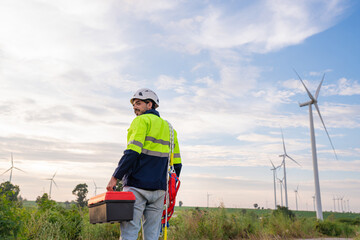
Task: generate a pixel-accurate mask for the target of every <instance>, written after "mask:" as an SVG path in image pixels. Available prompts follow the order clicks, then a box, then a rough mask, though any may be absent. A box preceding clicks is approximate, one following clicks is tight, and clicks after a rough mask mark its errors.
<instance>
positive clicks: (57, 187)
mask: <svg viewBox="0 0 360 240" xmlns="http://www.w3.org/2000/svg"><path fill="white" fill-rule="evenodd" d="M52 181H53V183H54V184H55V186H56V188H59V187H58V185H57V184H56V182H55V181H54V180H52Z"/></svg>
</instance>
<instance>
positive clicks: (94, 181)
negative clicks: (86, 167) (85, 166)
mask: <svg viewBox="0 0 360 240" xmlns="http://www.w3.org/2000/svg"><path fill="white" fill-rule="evenodd" d="M93 182H94V187H95V195H94V196H96V189H100V188H101V187H97V186H96V183H95V180H94V179H93Z"/></svg>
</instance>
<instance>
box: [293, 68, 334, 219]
mask: <svg viewBox="0 0 360 240" xmlns="http://www.w3.org/2000/svg"><path fill="white" fill-rule="evenodd" d="M294 71H295V70H294ZM295 73H296V75H297V76H298V77H299V79H300V81H301V83H302V85H303V86H304V88H305V90H306V92H307V94H308V96H309V98H310V101H308V102H305V103H300V104H299V105H300V107H304V106H309V118H310V136H311V149H312V157H313V170H314V182H315V197H316V217H317V218H318V219H321V220H323V212H322V206H321V194H320V181H319V170H318V163H317V154H316V142H315V130H314V120H313V114H312V105H314V106H315V108H316V111H317V112H318V114H319V117H320V120H321V122H322V124H323V126H324V129H325V132H326V134H327V136H328V138H329V140H330V144H331V146H332V148H333V150H334V154H335V157H336V159H337V155H336V152H335V148H334V145H333V144H332V142H331V139H330V135H329V133H328V131H327V129H326V126H325V123H324V120H323V118H322V116H321V114H320V110H319V106H318V104H317V102H318V101H317V99H318V96H319V92H320V88H321V85H322V83H323V81H324V77H325V74H324V75H323V77H322V80H321V82H320V84H319V86H318V88H317V90H316V93H315V97H314V96H313V95H312V94H311V93H310V91H309V90H308V89H307V87H306V85H305V83H304V82H303V80H302V79H301V77H300V75H299V74H298V73H297V72H296V71H295Z"/></svg>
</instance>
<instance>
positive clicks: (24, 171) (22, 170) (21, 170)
mask: <svg viewBox="0 0 360 240" xmlns="http://www.w3.org/2000/svg"><path fill="white" fill-rule="evenodd" d="M14 168H15V169H17V170H19V171H22V172H24V173H26V172H25V171H23V170H21V169H20V168H17V167H14Z"/></svg>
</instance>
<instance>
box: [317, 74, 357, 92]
mask: <svg viewBox="0 0 360 240" xmlns="http://www.w3.org/2000/svg"><path fill="white" fill-rule="evenodd" d="M324 89H325V91H324V95H325V96H331V95H340V96H352V95H360V84H359V83H358V81H356V80H355V81H354V80H349V79H346V78H344V77H343V78H340V79H339V80H338V84H336V85H335V84H331V85H328V86H324Z"/></svg>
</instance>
